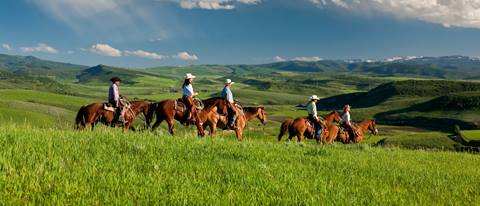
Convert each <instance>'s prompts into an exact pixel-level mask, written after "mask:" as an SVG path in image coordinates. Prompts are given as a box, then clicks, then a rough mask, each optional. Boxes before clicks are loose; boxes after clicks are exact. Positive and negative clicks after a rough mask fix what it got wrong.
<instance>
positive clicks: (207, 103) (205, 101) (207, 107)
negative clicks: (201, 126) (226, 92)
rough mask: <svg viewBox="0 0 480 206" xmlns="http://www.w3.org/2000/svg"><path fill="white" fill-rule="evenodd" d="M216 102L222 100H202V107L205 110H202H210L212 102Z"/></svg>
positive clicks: (217, 98)
mask: <svg viewBox="0 0 480 206" xmlns="http://www.w3.org/2000/svg"><path fill="white" fill-rule="evenodd" d="M218 100H224V98H222V97H212V98H208V99H206V100H203V101H202V102H203V105H204V106H205V108H203V109H207V110H208V109H212V108H213V107H214V106H213V105H214V104H213V102H214V101H218Z"/></svg>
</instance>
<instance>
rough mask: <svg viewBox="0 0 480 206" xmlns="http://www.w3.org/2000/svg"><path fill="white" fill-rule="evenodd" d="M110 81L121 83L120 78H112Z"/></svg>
mask: <svg viewBox="0 0 480 206" xmlns="http://www.w3.org/2000/svg"><path fill="white" fill-rule="evenodd" d="M110 81H111V82H120V81H122V80H120V78H118V77H112V78H111V79H110Z"/></svg>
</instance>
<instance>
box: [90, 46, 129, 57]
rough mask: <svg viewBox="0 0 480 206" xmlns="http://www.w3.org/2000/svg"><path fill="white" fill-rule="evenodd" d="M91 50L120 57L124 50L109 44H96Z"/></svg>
mask: <svg viewBox="0 0 480 206" xmlns="http://www.w3.org/2000/svg"><path fill="white" fill-rule="evenodd" d="M90 51H91V52H93V53H95V54H99V55H102V56H109V57H120V56H122V52H121V51H120V50H118V49H115V48H113V47H112V46H110V45H108V44H95V45H92V47H91V48H90Z"/></svg>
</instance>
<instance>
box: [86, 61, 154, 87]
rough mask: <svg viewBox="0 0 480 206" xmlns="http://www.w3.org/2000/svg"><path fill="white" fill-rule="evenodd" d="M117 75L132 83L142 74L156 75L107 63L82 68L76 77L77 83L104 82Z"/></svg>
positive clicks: (123, 80)
mask: <svg viewBox="0 0 480 206" xmlns="http://www.w3.org/2000/svg"><path fill="white" fill-rule="evenodd" d="M113 76H118V77H120V78H121V79H122V82H123V83H126V84H134V83H136V82H135V79H136V78H139V77H142V76H157V75H155V74H152V73H147V72H144V71H140V70H133V69H124V68H118V67H111V66H107V65H103V64H100V65H97V66H94V67H90V68H88V69H85V70H82V71H81V72H79V73H78V75H77V76H76V78H77V79H78V82H79V83H82V84H86V83H105V82H110V78H112V77H113Z"/></svg>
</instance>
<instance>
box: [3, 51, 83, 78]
mask: <svg viewBox="0 0 480 206" xmlns="http://www.w3.org/2000/svg"><path fill="white" fill-rule="evenodd" d="M85 68H87V67H86V66H81V65H74V64H67V63H60V62H53V61H47V60H42V59H38V58H36V57H33V56H12V55H5V54H0V70H3V71H8V72H11V73H13V74H16V75H27V76H32V77H48V78H52V79H58V80H62V79H68V80H73V79H74V78H75V75H76V74H77V73H78V72H79V71H81V70H83V69H85Z"/></svg>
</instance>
